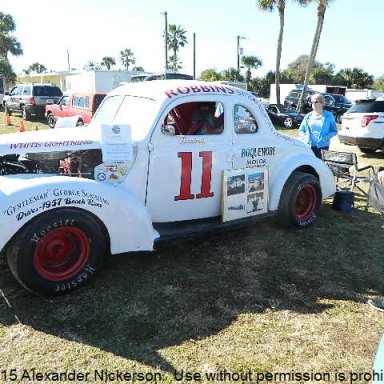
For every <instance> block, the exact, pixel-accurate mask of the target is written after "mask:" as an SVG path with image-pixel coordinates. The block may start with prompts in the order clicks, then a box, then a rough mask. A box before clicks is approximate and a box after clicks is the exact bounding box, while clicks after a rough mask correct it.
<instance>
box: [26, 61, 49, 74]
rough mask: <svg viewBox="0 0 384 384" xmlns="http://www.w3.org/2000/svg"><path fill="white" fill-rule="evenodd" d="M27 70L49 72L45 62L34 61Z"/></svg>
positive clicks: (30, 71) (29, 71)
mask: <svg viewBox="0 0 384 384" xmlns="http://www.w3.org/2000/svg"><path fill="white" fill-rule="evenodd" d="M27 71H28V73H44V72H47V68H45V66H44V65H43V64H40V63H33V64H31V65H30V66H29V67H28V69H27Z"/></svg>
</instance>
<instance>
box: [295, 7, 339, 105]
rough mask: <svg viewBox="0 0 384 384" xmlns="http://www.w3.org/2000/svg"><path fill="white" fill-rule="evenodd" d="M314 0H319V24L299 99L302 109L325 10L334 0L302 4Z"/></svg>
mask: <svg viewBox="0 0 384 384" xmlns="http://www.w3.org/2000/svg"><path fill="white" fill-rule="evenodd" d="M312 1H316V2H317V25H316V31H315V35H314V37H313V42H312V48H311V53H310V55H309V61H308V65H307V68H306V71H305V78H304V86H303V91H302V92H301V95H300V99H299V101H298V106H297V108H298V109H299V110H301V109H302V105H303V100H304V93H305V90H306V88H307V86H308V83H309V76H310V74H311V70H312V67H313V63H314V62H315V58H316V54H317V50H318V48H319V41H320V36H321V32H322V29H323V24H324V15H325V11H326V9H327V7H328V5H329V4H330V3H331V2H332V0H306V1H301V4H303V5H306V4H308V3H310V2H312Z"/></svg>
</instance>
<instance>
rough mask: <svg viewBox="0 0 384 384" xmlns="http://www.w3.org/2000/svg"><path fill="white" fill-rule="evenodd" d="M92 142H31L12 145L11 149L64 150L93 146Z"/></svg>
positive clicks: (10, 145)
mask: <svg viewBox="0 0 384 384" xmlns="http://www.w3.org/2000/svg"><path fill="white" fill-rule="evenodd" d="M92 143H93V141H92V140H63V141H44V142H29V143H25V142H22V143H11V144H9V148H10V149H33V148H57V147H59V148H62V147H73V146H75V147H82V146H84V145H85V146H86V145H89V144H92Z"/></svg>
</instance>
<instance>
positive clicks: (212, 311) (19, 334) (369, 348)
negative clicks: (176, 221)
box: [0, 113, 384, 383]
mask: <svg viewBox="0 0 384 384" xmlns="http://www.w3.org/2000/svg"><path fill="white" fill-rule="evenodd" d="M4 118H5V117H4V114H3V113H0V120H1V124H0V129H1V132H5V131H6V130H7V129H11V128H13V127H11V128H8V127H4V124H3V121H5V120H4ZM12 122H13V123H14V124H15V127H14V128H15V131H17V127H18V120H17V116H12ZM27 124H28V125H27ZM27 124H26V129H31V130H33V129H35V128H36V126H37V127H38V129H44V127H46V126H44V124H42V123H35V122H32V123H28V122H27ZM288 134H292V135H295V131H294V130H292V131H289V132H288ZM332 145H333V146H337V148H338V149H340V148H342V149H343V148H344V147H343V146H340V145H338V144H337V142H334V144H332ZM347 149H348V150H353V148H352V147H348V148H347ZM357 152H358V151H357ZM358 155H359V159H360V160H361V161H369V162H371V163H373V164H375V166H379V165H380V164H384V156H383V153H382V152H378V153H377V154H375V155H371V156H370V157H369V158H367V157H365V156H362V154H361V153H360V152H358ZM362 203H363V202H361V201H357V205H356V208H355V209H353V211H352V212H339V211H335V210H333V209H332V208H331V201H330V200H328V201H326V202H325V204H324V205H323V208H322V211H321V215H320V216H319V218H318V221H317V222H316V224H315V225H314V226H312V227H311V228H309V229H306V230H289V229H284V228H281V227H280V226H279V225H278V224H277V223H276V221H275V220H274V219H265V220H263V221H261V222H259V223H258V224H257V225H255V226H254V227H251V228H247V229H242V230H234V231H233V230H232V231H229V232H225V233H219V234H206V235H201V236H197V237H194V238H192V239H189V240H184V241H182V242H168V243H162V244H160V246H159V247H158V249H157V252H155V253H137V254H122V255H117V256H113V257H111V258H110V259H109V260H108V261H107V263H106V265H105V268H104V269H103V271H102V272H101V273H99V274H98V276H97V277H96V278H95V279H94V280H93V281H92V282H90V283H89V284H88V285H87V286H85V287H84V288H81V289H79V290H77V291H76V292H74V293H72V294H71V295H67V296H62V297H57V298H51V299H45V298H41V297H36V296H34V295H32V294H29V293H28V292H26V291H25V290H24V289H23V288H21V287H20V286H19V285H18V283H17V282H16V281H15V280H14V278H13V277H12V275H11V274H10V272H9V271H8V269H7V267H6V266H5V264H3V265H1V269H0V294H1V297H0V342H1V350H0V382H1V383H3V382H11V381H12V380H11V379H12V378H13V379H16V380H15V381H14V382H21V383H37V382H41V383H51V382H53V380H54V378H58V380H57V381H56V382H62V383H67V382H68V383H69V382H71V383H80V382H96V383H103V382H110V383H112V382H115V383H117V382H136V383H137V382H155V381H156V382H161V383H175V382H183V383H186V382H208V381H211V382H215V383H229V382H231V383H251V382H252V383H257V382H259V383H267V382H268V383H283V382H284V383H299V382H313V383H315V382H316V383H339V382H346V383H352V382H355V383H364V382H366V381H365V380H364V379H366V378H367V377H368V376H367V375H368V374H369V372H370V370H371V365H372V361H373V356H374V353H375V350H376V348H377V343H378V341H379V338H380V337H381V335H382V334H383V332H384V314H383V313H380V312H377V311H375V310H373V309H371V308H370V307H369V306H368V305H367V304H366V302H367V299H368V298H371V297H383V295H384V273H383V271H384V259H383V246H384V242H383V234H384V229H382V228H381V220H380V217H379V215H378V214H377V212H375V211H374V210H373V209H368V210H366V209H364V208H363V204H362ZM39 373H40V374H41V375H42V376H39ZM267 373H269V374H270V375H271V376H268V375H267ZM365 373H366V375H365V376H364V374H365ZM71 374H72V376H71ZM123 374H125V376H123ZM34 375H35V376H34ZM55 375H62V376H55ZM75 375H77V376H75ZM129 375H131V376H129ZM358 375H360V379H359V377H358ZM40 378H41V380H40ZM6 379H8V381H7V380H6ZM67 379H68V380H67ZM70 379H74V380H70ZM83 379H84V380H83ZM85 379H87V380H85ZM188 379H190V380H188ZM211 379H212V380H211ZM307 379H308V380H307Z"/></svg>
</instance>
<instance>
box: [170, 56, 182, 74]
mask: <svg viewBox="0 0 384 384" xmlns="http://www.w3.org/2000/svg"><path fill="white" fill-rule="evenodd" d="M182 64H183V63H182V62H181V61H180V59H179V58H178V56H177V55H172V56H170V57H169V60H168V68H169V69H170V70H171V71H172V72H177V71H178V70H179V69H181V68H183V66H182Z"/></svg>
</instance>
